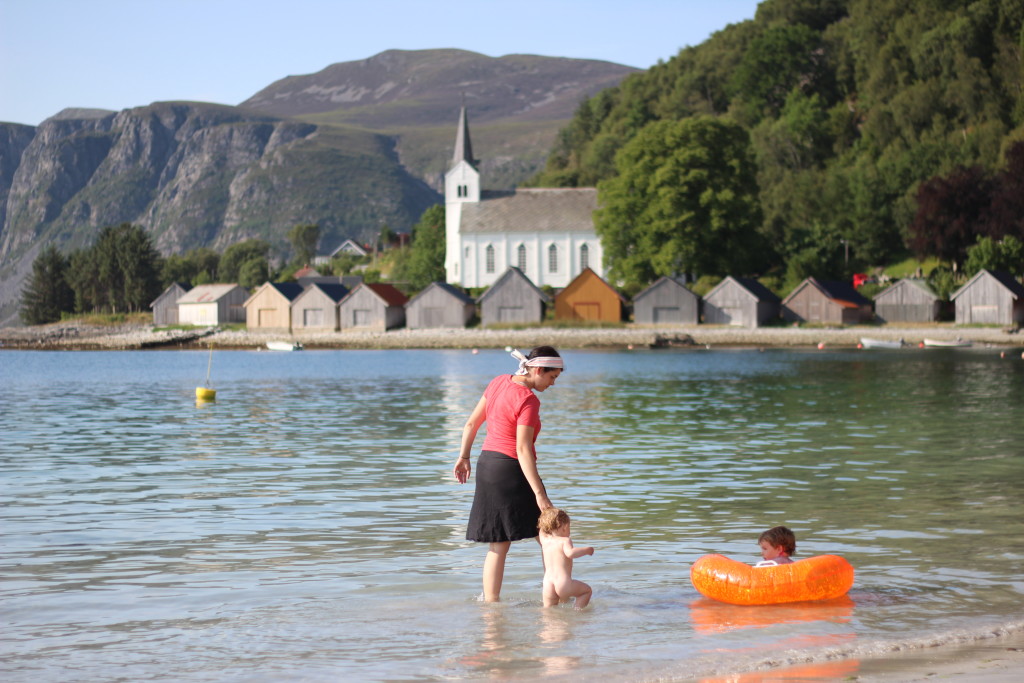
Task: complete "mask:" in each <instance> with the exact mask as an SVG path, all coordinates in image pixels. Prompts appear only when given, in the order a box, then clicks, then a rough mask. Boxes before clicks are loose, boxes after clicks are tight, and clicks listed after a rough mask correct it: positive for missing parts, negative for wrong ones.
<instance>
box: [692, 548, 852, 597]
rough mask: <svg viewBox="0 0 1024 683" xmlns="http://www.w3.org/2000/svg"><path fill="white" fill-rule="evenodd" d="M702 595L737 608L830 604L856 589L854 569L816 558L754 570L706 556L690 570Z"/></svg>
mask: <svg viewBox="0 0 1024 683" xmlns="http://www.w3.org/2000/svg"><path fill="white" fill-rule="evenodd" d="M690 581H691V583H693V587H694V588H696V589H697V590H698V591H699V592H700V593H701V594H702V595H706V596H707V597H709V598H713V599H715V600H721V601H722V602H728V603H731V604H733V605H774V604H778V603H780V602H800V601H803V600H828V599H830V598H838V597H839V596H841V595H845V594H846V593H847V591H849V590H850V587H851V586H853V567H852V566H851V565H850V563H849V562H847V561H846V560H844V559H843V558H841V557H839V556H838V555H816V556H814V557H808V558H806V559H803V560H796V561H795V562H793V563H791V564H780V565H775V566H772V567H752V566H751V565H749V564H744V563H743V562H737V561H736V560H730V559H729V558H728V557H725V556H724V555H705V556H704V557H702V558H700V559H699V560H697V561H696V562H694V563H693V566H692V567H690Z"/></svg>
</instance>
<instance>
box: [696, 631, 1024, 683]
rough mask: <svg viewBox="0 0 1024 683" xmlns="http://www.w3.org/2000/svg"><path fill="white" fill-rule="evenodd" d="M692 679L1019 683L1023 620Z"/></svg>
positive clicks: (1023, 675) (1023, 669)
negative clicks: (956, 635) (951, 637)
mask: <svg viewBox="0 0 1024 683" xmlns="http://www.w3.org/2000/svg"><path fill="white" fill-rule="evenodd" d="M696 680H697V681H699V683H783V682H785V683H797V682H799V681H803V682H810V681H857V682H858V683H910V682H913V681H959V682H960V683H968V682H974V681H985V682H986V683H1019V682H1020V681H1024V625H1022V628H1021V629H1019V630H1013V631H1010V632H1005V631H1000V632H999V633H993V634H992V636H991V637H988V638H982V639H980V640H973V641H971V642H969V643H956V644H951V643H946V642H928V641H923V642H921V643H919V644H917V645H916V646H905V647H903V648H902V649H901V650H899V651H893V652H891V653H888V654H883V655H877V656H874V657H861V658H846V659H836V660H829V661H823V662H813V663H808V664H797V665H787V666H781V667H775V668H767V667H766V668H765V669H763V670H757V671H746V672H737V673H733V674H730V675H728V676H716V677H711V678H700V679H696Z"/></svg>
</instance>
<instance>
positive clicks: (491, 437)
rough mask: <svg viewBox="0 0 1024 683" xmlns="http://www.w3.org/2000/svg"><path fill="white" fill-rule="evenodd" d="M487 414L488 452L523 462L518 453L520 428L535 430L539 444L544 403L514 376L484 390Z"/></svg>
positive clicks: (505, 376)
mask: <svg viewBox="0 0 1024 683" xmlns="http://www.w3.org/2000/svg"><path fill="white" fill-rule="evenodd" d="M484 398H486V399H487V410H486V414H485V416H484V419H485V420H486V421H487V436H486V437H485V438H484V445H483V449H484V450H485V451H498V452H499V453H504V454H505V455H508V456H510V457H513V458H516V459H518V458H519V455H518V454H517V453H516V428H517V427H518V426H519V425H527V426H529V427H533V440H534V442H535V443H536V441H537V435H538V434H540V399H539V398H537V396H536V395H535V394H534V393H533V392H532V391H531V390H530V389H527V388H526V387H524V386H523V385H522V384H519V383H518V382H513V381H512V376H511V375H499V376H498V377H495V378H494V379H492V380H491V383H490V384H488V385H487V388H486V389H485V390H484Z"/></svg>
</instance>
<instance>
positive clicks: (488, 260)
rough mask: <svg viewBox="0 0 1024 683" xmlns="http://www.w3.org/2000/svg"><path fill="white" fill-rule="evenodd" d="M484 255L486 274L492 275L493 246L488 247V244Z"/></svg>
mask: <svg viewBox="0 0 1024 683" xmlns="http://www.w3.org/2000/svg"><path fill="white" fill-rule="evenodd" d="M486 254H487V255H486V261H485V262H486V264H487V272H488V273H493V272H494V246H493V245H490V244H488V245H487V252H486Z"/></svg>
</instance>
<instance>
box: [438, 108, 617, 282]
mask: <svg viewBox="0 0 1024 683" xmlns="http://www.w3.org/2000/svg"><path fill="white" fill-rule="evenodd" d="M444 193H445V232H446V244H445V269H446V277H447V280H448V282H449V283H451V284H459V285H462V286H463V287H466V288H469V287H489V286H490V285H492V284H494V282H495V281H496V280H497V279H498V278H500V277H501V276H502V275H503V274H504V273H505V271H506V270H507V269H508V267H509V266H515V267H517V268H519V270H521V271H522V272H523V273H524V274H525V275H526V276H527V277H528V278H529V279H530V281H532V282H533V284H535V285H537V286H538V287H543V286H544V285H550V286H551V287H555V288H561V287H565V286H566V285H568V284H569V283H570V282H571V281H572V280H573V278H575V277H576V276H577V275H579V274H580V273H581V272H582V271H583V270H584V269H585V268H590V269H591V270H593V271H594V272H596V273H598V274H600V275H602V276H603V275H604V269H603V262H604V259H603V256H604V254H603V253H602V250H601V242H600V240H599V239H598V237H597V233H596V232H595V231H594V218H593V214H594V210H595V209H597V190H596V189H595V188H592V187H588V188H551V189H533V188H531V189H518V190H515V191H512V192H499V191H485V190H481V189H480V172H479V170H477V161H476V160H475V159H473V148H472V145H471V144H470V140H469V122H468V120H467V118H466V108H465V107H462V110H461V111H460V113H459V125H458V130H457V132H456V135H455V154H454V155H453V157H452V167H451V169H450V170H449V171H448V173H447V174H445V181H444Z"/></svg>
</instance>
